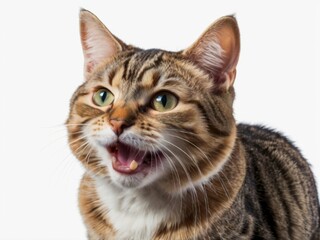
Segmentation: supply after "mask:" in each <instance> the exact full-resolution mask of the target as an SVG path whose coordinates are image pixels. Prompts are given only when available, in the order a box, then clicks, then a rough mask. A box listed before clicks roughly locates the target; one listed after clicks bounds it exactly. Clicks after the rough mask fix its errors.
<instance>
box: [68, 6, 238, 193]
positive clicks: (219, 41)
mask: <svg viewBox="0 0 320 240" xmlns="http://www.w3.org/2000/svg"><path fill="white" fill-rule="evenodd" d="M80 16H81V18H80V20H81V37H82V46H83V50H84V55H85V77H86V81H85V83H84V84H82V85H81V86H80V87H79V88H78V90H77V91H76V92H75V93H74V96H73V98H72V101H71V110H70V116H69V119H68V122H67V128H68V132H69V144H70V147H71V149H72V151H73V153H74V154H75V156H76V157H77V158H78V159H79V160H80V161H81V162H82V163H83V164H84V166H85V167H86V168H87V170H88V171H89V172H90V173H91V174H93V175H97V176H101V177H105V178H106V179H107V180H108V181H111V182H112V183H113V184H116V185H118V186H121V187H126V188H137V187H138V188H139V187H144V186H148V185H151V184H157V185H159V186H161V187H164V188H166V189H167V191H177V190H183V189H185V188H188V187H190V186H193V185H194V184H197V182H200V181H203V180H204V179H207V178H210V177H211V176H212V175H213V174H214V173H215V172H217V171H218V170H219V169H220V168H221V167H222V166H223V164H224V162H225V161H226V160H227V158H228V157H229V154H230V152H231V148H232V146H233V143H234V139H235V135H236V133H235V126H234V120H233V117H232V101H233V88H232V87H231V86H232V83H233V81H234V77H235V65H236V62H237V60H238V53H239V46H238V43H237V41H238V38H239V37H238V35H237V34H238V32H237V26H236V22H235V20H234V18H232V17H227V18H225V19H223V20H221V22H217V23H215V24H214V25H213V26H211V28H209V29H208V30H207V32H206V33H205V34H204V35H203V36H202V37H201V38H200V39H199V40H198V41H197V42H196V43H195V44H194V45H193V46H192V47H190V48H189V49H187V50H185V51H182V52H179V53H172V52H166V51H161V50H141V49H137V48H134V47H132V46H127V45H125V44H124V43H123V42H122V41H120V40H119V39H117V38H116V37H115V36H113V35H112V34H111V33H110V32H109V31H108V30H107V29H106V28H105V27H104V26H103V24H102V23H101V22H100V21H99V20H98V19H97V18H96V17H95V16H94V15H93V14H91V13H90V12H88V11H82V12H81V15H80ZM215 25H216V26H215ZM217 26H218V27H217ZM212 29H213V30H212ZM217 29H218V30H219V31H220V32H219V34H217V31H218V30H217ZM225 32H226V33H225ZM226 34H227V36H225V35H226ZM221 35H222V37H221ZM232 37H233V40H232ZM209 38H212V39H211V41H209ZM224 38H226V39H227V41H224V40H223V39H224ZM230 39H231V40H230ZM230 42H231V44H230ZM225 46H227V47H225ZM229 48H230V49H229ZM210 54H211V55H212V57H210ZM229 55H230V56H229Z"/></svg>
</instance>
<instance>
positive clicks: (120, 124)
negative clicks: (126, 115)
mask: <svg viewBox="0 0 320 240" xmlns="http://www.w3.org/2000/svg"><path fill="white" fill-rule="evenodd" d="M110 125H111V128H112V130H113V131H114V133H115V134H117V136H119V135H120V134H121V133H122V132H123V130H124V129H125V128H127V127H130V126H131V125H132V124H129V123H128V122H127V121H125V120H122V119H110Z"/></svg>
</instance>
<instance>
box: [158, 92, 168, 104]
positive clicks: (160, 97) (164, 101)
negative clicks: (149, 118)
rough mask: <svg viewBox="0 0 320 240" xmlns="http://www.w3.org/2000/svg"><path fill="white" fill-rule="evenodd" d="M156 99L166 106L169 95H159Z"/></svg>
mask: <svg viewBox="0 0 320 240" xmlns="http://www.w3.org/2000/svg"><path fill="white" fill-rule="evenodd" d="M156 101H157V102H161V104H162V106H163V107H166V105H167V101H168V100H167V96H166V95H159V96H158V97H157V98H156Z"/></svg>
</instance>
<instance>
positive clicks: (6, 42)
mask: <svg viewBox="0 0 320 240" xmlns="http://www.w3.org/2000/svg"><path fill="white" fill-rule="evenodd" d="M240 2H241V3H240ZM317 2H319V1H300V2H297V1H264V3H262V1H233V2H230V1H221V2H217V1H212V0H211V1H200V0H198V1H172V0H162V1H157V2H155V1H147V0H145V1H115V0H114V1H112V2H111V1H92V0H91V1H61V0H60V1H58V0H56V1H32V0H31V1H6V2H4V1H3V2H1V14H0V36H1V38H0V57H1V65H0V84H1V85H0V86H1V87H0V97H1V109H0V121H1V124H0V126H1V131H0V137H1V143H0V239H6V240H7V239H23V240H26V239H30V240H31V239H32V240H36V239H39V240H40V239H41V240H44V239H77V240H78V239H79V240H81V239H85V238H86V237H85V229H84V226H83V224H82V220H81V217H80V215H79V212H78V208H77V188H78V184H79V180H80V177H81V175H82V172H83V169H82V167H81V166H80V164H79V163H78V162H77V160H76V159H75V158H74V157H73V156H72V155H71V154H70V151H69V149H68V146H67V143H66V132H65V130H64V127H63V123H64V121H65V119H66V118H67V115H68V104H69V99H70V97H71V95H72V93H73V91H74V90H75V88H76V87H77V86H78V85H80V84H81V83H82V81H83V77H82V64H83V58H82V52H81V46H80V40H79V33H78V30H79V29H78V12H79V8H80V7H84V8H87V9H88V10H91V11H92V12H94V13H95V14H96V15H98V17H99V18H100V19H101V20H102V21H103V22H104V23H105V24H106V26H107V27H108V28H109V29H110V30H111V31H112V32H113V33H114V34H115V35H117V36H118V37H119V38H121V39H123V40H124V41H125V42H127V43H131V44H134V45H137V46H140V47H144V48H163V49H167V50H180V49H183V48H185V47H187V46H189V45H190V44H191V43H192V42H193V41H194V40H196V38H198V36H199V35H200V34H201V33H202V32H203V31H204V30H205V29H206V28H207V26H208V25H209V24H211V22H213V21H214V20H215V19H217V18H218V17H221V16H223V15H227V14H233V13H236V16H237V19H238V22H239V25H240V30H241V40H242V49H241V56H240V62H239V65H238V76H237V79H236V83H235V86H236V92H237V98H236V103H235V116H236V118H237V120H238V121H244V122H248V123H262V124H265V125H267V126H270V127H273V128H276V129H279V130H281V131H282V132H284V133H285V134H286V135H287V136H289V137H290V138H291V139H292V140H293V141H294V142H295V143H296V145H298V146H299V148H300V149H301V150H302V152H303V154H304V156H305V157H306V158H307V159H308V160H309V162H310V163H311V164H312V169H313V171H314V173H315V174H316V177H317V180H318V183H319V184H318V185H320V182H319V180H320V158H319V156H320V155H319V148H320V144H319V143H320V139H319V136H320V128H319V123H320V121H319V120H320V107H319V106H320V101H319V94H320V89H319V80H320V78H319V76H320V74H319V68H320V61H319V60H320V59H319V56H320V54H319V44H320V38H319V29H320V19H319V15H320V12H319V4H318V3H317Z"/></svg>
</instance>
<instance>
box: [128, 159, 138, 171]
mask: <svg viewBox="0 0 320 240" xmlns="http://www.w3.org/2000/svg"><path fill="white" fill-rule="evenodd" d="M138 166H139V164H138V163H137V162H136V161H135V160H132V162H131V163H130V166H129V168H130V169H131V170H132V171H134V170H136V169H137V167H138Z"/></svg>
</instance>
